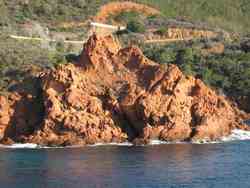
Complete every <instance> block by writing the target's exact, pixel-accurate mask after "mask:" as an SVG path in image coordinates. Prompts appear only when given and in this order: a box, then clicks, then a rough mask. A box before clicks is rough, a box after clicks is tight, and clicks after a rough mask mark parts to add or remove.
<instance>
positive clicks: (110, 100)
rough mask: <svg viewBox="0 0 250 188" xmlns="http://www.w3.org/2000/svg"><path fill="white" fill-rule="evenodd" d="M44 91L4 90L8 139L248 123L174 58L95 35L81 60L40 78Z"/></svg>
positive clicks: (208, 130)
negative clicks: (162, 60)
mask: <svg viewBox="0 0 250 188" xmlns="http://www.w3.org/2000/svg"><path fill="white" fill-rule="evenodd" d="M37 79H38V84H39V88H40V91H39V92H38V93H40V94H39V95H37V96H32V95H31V94H28V93H22V92H13V93H11V94H10V95H9V96H8V97H5V96H0V139H1V144H12V143H16V142H19V143H34V144H38V145H42V146H70V145H89V144H95V143H111V142H112V143H113V142H115V143H122V142H125V141H131V142H133V143H134V144H135V145H140V144H147V143H149V142H150V140H152V139H159V140H163V141H195V140H201V139H203V140H209V141H213V140H217V139H219V138H221V137H223V136H228V135H230V134H231V132H232V130H233V129H235V128H238V129H244V130H249V127H248V126H247V125H245V124H244V123H243V119H242V118H241V116H242V112H240V111H239V110H238V109H237V108H236V107H234V106H233V105H231V103H230V101H228V100H227V99H226V98H225V97H224V96H219V95H217V94H216V92H215V91H213V90H212V89H210V88H208V87H207V86H206V85H204V83H203V82H202V81H201V80H199V79H196V78H194V77H191V76H185V75H184V74H183V73H182V72H181V71H180V70H179V69H178V67H177V66H175V65H171V64H169V65H159V64H157V63H155V62H152V61H150V60H149V59H147V58H146V57H145V56H144V55H143V53H142V52H141V50H140V49H139V48H138V47H135V46H132V47H128V48H124V49H122V48H121V46H120V45H119V42H118V41H117V40H115V39H114V38H113V37H112V36H106V37H99V36H96V35H93V36H92V37H90V39H89V40H88V42H87V43H86V44H85V45H84V48H83V51H82V54H81V58H80V61H79V62H76V63H74V64H73V63H69V64H67V65H60V66H59V67H58V68H57V69H55V70H50V71H48V72H44V73H41V74H40V76H39V77H38V78H37Z"/></svg>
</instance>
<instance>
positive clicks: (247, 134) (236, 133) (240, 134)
mask: <svg viewBox="0 0 250 188" xmlns="http://www.w3.org/2000/svg"><path fill="white" fill-rule="evenodd" d="M241 140H250V131H244V130H240V129H235V130H233V131H232V134H231V135H229V136H227V137H223V138H221V139H220V140H217V141H207V140H199V141H195V142H167V141H161V140H151V141H150V144H149V145H162V144H218V143H224V142H232V141H241ZM97 146H133V144H132V143H131V142H124V143H97V144H93V145H88V147H97ZM0 147H2V148H10V149H24V148H26V149H42V148H43V149H56V148H80V147H83V146H67V147H47V146H40V145H37V144H32V143H26V144H18V143H17V144H13V145H10V146H6V145H0Z"/></svg>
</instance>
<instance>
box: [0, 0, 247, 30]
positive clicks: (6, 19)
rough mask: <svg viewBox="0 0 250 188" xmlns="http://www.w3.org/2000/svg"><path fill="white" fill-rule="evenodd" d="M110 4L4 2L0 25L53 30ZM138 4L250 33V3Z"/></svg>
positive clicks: (178, 0) (180, 0) (151, 0)
mask: <svg viewBox="0 0 250 188" xmlns="http://www.w3.org/2000/svg"><path fill="white" fill-rule="evenodd" d="M108 2H112V0H94V1H92V0H76V1H68V0H54V1H48V0H32V1H31V0H18V1H16V0H1V2H0V10H1V20H0V22H1V23H2V24H4V25H6V24H7V25H9V24H10V23H11V24H16V23H17V24H18V23H23V22H25V21H27V20H36V21H38V22H39V23H41V24H45V25H48V26H50V27H54V26H55V24H58V23H62V22H83V21H86V19H88V18H90V17H92V16H95V14H96V13H97V12H98V10H99V9H100V7H101V6H102V5H104V4H106V3H108ZM134 2H139V3H145V4H148V5H152V6H153V7H156V8H157V9H159V10H160V11H161V12H162V15H164V16H166V17H167V18H180V19H185V20H189V21H195V22H205V23H208V24H209V25H210V26H213V27H218V28H223V29H226V30H229V31H233V32H240V33H248V32H250V31H249V28H250V27H249V26H250V23H249V21H248V19H249V16H250V2H249V1H248V0H237V1H234V0H219V1H217V0H210V1H207V0H191V1H186V0H175V1H172V0H157V1H155V0H134ZM54 28H55V29H58V28H57V27H54Z"/></svg>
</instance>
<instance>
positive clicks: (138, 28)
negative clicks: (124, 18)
mask: <svg viewBox="0 0 250 188" xmlns="http://www.w3.org/2000/svg"><path fill="white" fill-rule="evenodd" d="M127 29H128V30H129V31H130V32H134V33H144V32H145V31H146V28H145V25H144V24H143V23H141V22H139V21H136V20H131V21H129V22H128V25H127Z"/></svg>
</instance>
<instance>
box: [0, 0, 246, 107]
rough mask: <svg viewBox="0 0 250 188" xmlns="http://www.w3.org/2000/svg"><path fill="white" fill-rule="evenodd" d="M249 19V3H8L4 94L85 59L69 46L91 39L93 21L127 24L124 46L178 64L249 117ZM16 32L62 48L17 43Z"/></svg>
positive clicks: (3, 11) (1, 38) (0, 19)
mask: <svg viewBox="0 0 250 188" xmlns="http://www.w3.org/2000/svg"><path fill="white" fill-rule="evenodd" d="M135 3H141V4H137V5H136V4H135ZM109 12H110V14H109ZM104 18H105V19H104ZM249 18H250V3H249V2H248V1H247V0H237V1H234V0H220V1H216V0H210V1H205V0H190V1H186V0H175V1H172V0H157V1H155V0H135V1H129V2H128V1H112V0H95V1H93V0H74V1H68V0H53V1H49V0H1V1H0V30H1V35H0V44H1V46H2V47H1V50H0V58H1V60H0V76H1V79H0V91H1V92H2V93H6V92H7V93H8V92H9V91H12V90H14V89H16V88H17V86H19V84H20V83H23V82H25V83H29V82H30V80H31V79H30V78H33V77H34V76H36V75H38V74H39V72H40V71H44V70H48V69H54V68H56V67H57V66H58V65H59V64H65V63H66V62H68V61H70V62H72V61H75V60H78V59H79V56H78V55H79V53H80V51H81V49H82V44H78V45H75V44H65V43H64V42H63V41H64V40H78V41H85V40H86V39H87V38H88V36H89V35H90V33H91V32H90V31H91V30H90V27H89V24H88V23H89V21H90V20H97V21H98V20H99V21H101V22H104V23H108V24H114V25H127V27H128V29H127V31H125V32H118V33H116V34H115V36H116V37H117V38H118V39H119V40H120V41H121V42H122V44H123V45H134V44H137V45H139V46H140V47H141V48H142V50H143V51H144V52H145V55H146V56H147V57H148V58H150V59H152V60H154V61H156V62H158V63H160V64H169V63H172V64H176V65H177V66H178V67H179V68H180V69H181V70H182V71H183V72H185V74H187V75H192V76H195V77H197V78H200V79H202V80H203V81H204V82H205V83H206V84H208V85H209V86H211V87H213V88H215V89H216V90H217V91H218V92H219V93H222V94H225V95H227V96H229V97H231V98H233V99H236V101H237V102H238V103H239V104H240V105H241V107H242V108H243V109H245V110H247V111H250V109H249V107H248V106H249V105H247V104H249V101H250V89H249V88H250V51H249V49H250V44H249V39H248V38H247V36H248V35H249V33H250V30H249V28H250V23H249V21H248V20H249ZM12 34H15V35H21V36H28V37H40V38H41V39H46V40H47V39H53V40H54V41H55V42H48V41H46V40H45V42H41V43H40V42H37V41H22V40H18V41H16V40H14V39H12V38H10V37H8V36H9V35H12ZM26 86H27V85H26Z"/></svg>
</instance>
